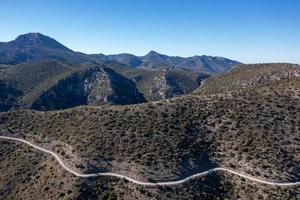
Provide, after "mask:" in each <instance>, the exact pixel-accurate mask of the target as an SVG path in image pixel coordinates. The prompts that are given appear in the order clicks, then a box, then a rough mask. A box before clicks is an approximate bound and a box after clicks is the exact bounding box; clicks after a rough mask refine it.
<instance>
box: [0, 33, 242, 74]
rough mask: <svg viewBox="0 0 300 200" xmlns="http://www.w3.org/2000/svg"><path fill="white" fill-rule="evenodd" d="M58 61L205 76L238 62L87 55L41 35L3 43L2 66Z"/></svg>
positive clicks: (0, 47) (150, 55)
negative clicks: (181, 70)
mask: <svg viewBox="0 0 300 200" xmlns="http://www.w3.org/2000/svg"><path fill="white" fill-rule="evenodd" d="M45 60H56V61H61V62H67V63H71V64H93V63H103V62H110V61H115V62H119V63H121V64H124V65H126V66H128V67H133V68H143V69H152V70H153V69H172V68H185V69H191V70H198V71H201V72H205V73H219V72H224V71H227V70H229V69H230V68H231V67H232V66H234V65H236V64H238V63H239V62H237V61H234V60H230V59H227V58H222V57H213V56H193V57H188V58H183V57H178V56H176V57H175V56H167V55H162V54H159V53H157V52H155V51H151V52H149V53H148V54H147V55H145V56H141V57H139V56H135V55H132V54H128V53H124V54H117V55H107V56H106V55H104V54H91V55H87V54H84V53H80V52H74V51H73V50H71V49H69V48H67V47H65V46H64V45H62V44H60V43H59V42H57V41H56V40H55V39H53V38H50V37H48V36H45V35H42V34H40V33H28V34H24V35H20V36H18V37H17V38H16V39H15V40H13V41H10V42H0V64H20V63H24V62H32V61H45Z"/></svg>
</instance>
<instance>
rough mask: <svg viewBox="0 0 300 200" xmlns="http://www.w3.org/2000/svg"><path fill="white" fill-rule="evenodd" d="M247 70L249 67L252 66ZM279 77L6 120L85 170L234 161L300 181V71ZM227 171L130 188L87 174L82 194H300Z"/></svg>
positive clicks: (166, 176)
mask: <svg viewBox="0 0 300 200" xmlns="http://www.w3.org/2000/svg"><path fill="white" fill-rule="evenodd" d="M280 66H281V68H282V69H285V70H289V67H288V66H286V65H280ZM270 69H271V68H270ZM270 69H269V70H270ZM243 70H246V71H245V72H247V67H245V68H242V69H241V71H243ZM269 70H267V71H266V72H264V73H263V74H268V73H269ZM223 76H228V75H226V74H225V75H223ZM271 82H272V84H267V85H256V86H255V87H250V88H245V89H244V88H242V89H240V88H238V87H237V88H236V89H234V90H230V91H228V92H226V93H222V92H221V93H217V94H206V95H195V94H193V95H184V96H181V97H178V98H174V99H171V100H168V101H167V100H164V101H160V102H154V103H146V104H138V105H130V106H111V107H78V108H73V109H68V110H63V111H54V112H34V111H26V110H24V111H22V110H20V111H10V112H5V113H1V114H0V129H1V132H2V133H3V134H7V135H12V136H14V137H22V138H26V139H27V140H30V141H33V142H34V143H37V144H39V145H41V146H44V147H47V148H48V149H51V150H53V151H55V152H57V153H59V154H60V155H61V157H62V158H63V159H64V160H65V162H67V163H68V164H69V165H70V166H72V167H73V168H74V169H76V170H78V171H82V172H85V173H90V172H97V171H101V172H103V171H113V172H118V173H121V174H126V175H128V176H131V177H133V178H136V179H138V180H149V181H163V180H174V179H178V178H181V177H184V176H186V175H189V174H192V173H195V172H197V171H202V170H203V169H207V168H210V167H212V166H224V167H228V168H232V169H234V170H236V171H240V172H242V173H245V174H249V175H252V176H255V177H258V178H261V179H268V180H277V181H293V180H299V179H300V168H299V166H300V165H299V163H300V157H299V155H300V154H299V149H300V143H299V133H300V129H299V127H300V126H299V123H300V116H299V113H300V79H299V77H296V76H293V77H289V78H282V79H281V80H278V81H275V82H274V81H271ZM205 84H206V83H205ZM205 84H204V85H205ZM224 84H226V83H224ZM4 152H5V151H4ZM12 170H17V168H12ZM224 176H225V177H224ZM224 176H223V175H220V174H217V175H214V176H210V177H206V178H203V179H197V180H195V182H191V183H188V184H187V185H182V186H178V187H176V188H177V189H176V188H173V189H170V188H168V187H167V188H157V189H155V190H152V189H148V188H143V189H139V188H138V187H136V186H134V187H131V189H130V190H126V189H125V188H126V186H124V182H123V181H122V180H119V181H118V182H117V183H116V182H114V181H112V182H110V183H111V184H112V185H109V186H105V185H106V183H107V182H106V179H105V178H98V179H93V180H90V181H88V180H86V182H85V183H83V185H81V186H80V187H79V188H81V187H83V188H84V189H83V190H84V191H89V192H87V193H85V194H82V195H83V196H82V198H83V197H84V195H91V198H92V197H93V198H99V197H100V195H101V191H102V190H103V187H105V188H106V189H104V191H106V192H108V194H107V195H115V196H120V195H123V197H124V195H125V198H127V199H130V198H134V197H136V198H140V199H146V198H147V196H148V195H150V196H156V197H159V198H164V197H165V196H164V195H166V194H168V196H167V197H166V198H169V199H172V198H181V199H184V197H185V195H186V194H187V193H189V191H194V192H193V193H189V197H190V198H192V197H194V198H197V197H198V198H201V192H203V194H205V195H204V196H205V197H206V198H211V199H215V198H216V196H218V195H220V196H223V197H224V196H234V197H236V198H243V199H247V197H248V198H250V197H251V196H256V197H257V198H259V197H266V196H267V197H270V198H278V199H280V198H297V195H298V197H299V194H297V190H298V191H299V187H294V188H284V189H278V188H273V187H268V186H260V185H253V184H252V183H251V182H248V181H245V180H242V179H239V178H237V177H232V176H228V175H224ZM192 184H193V186H191V185H192ZM96 185H97V186H96ZM204 185H205V186H206V187H205V186H204ZM124 187H125V188H124ZM128 187H129V186H128ZM216 187H217V189H216ZM193 188H194V189H193ZM213 188H215V190H214V189H213ZM78 190H81V189H78V188H77V189H76V191H78ZM179 191H183V193H181V194H179ZM197 191H198V192H197ZM199 193H200V194H199ZM71 194H74V193H72V192H71ZM85 197H86V196H85Z"/></svg>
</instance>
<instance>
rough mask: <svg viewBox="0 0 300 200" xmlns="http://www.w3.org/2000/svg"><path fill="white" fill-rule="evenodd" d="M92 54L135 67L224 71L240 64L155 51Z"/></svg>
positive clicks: (209, 57)
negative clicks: (168, 54)
mask: <svg viewBox="0 0 300 200" xmlns="http://www.w3.org/2000/svg"><path fill="white" fill-rule="evenodd" d="M90 56H91V57H93V58H95V59H96V58H98V59H100V60H101V61H117V62H120V63H122V64H125V65H127V66H129V67H134V68H143V69H152V70H155V69H172V68H184V69H190V70H198V71H201V72H206V73H220V72H224V71H227V70H229V69H231V68H232V67H233V66H234V65H236V64H240V62H238V61H234V60H230V59H227V58H223V57H213V56H204V55H203V56H193V57H187V58H183V57H179V56H167V55H163V54H159V53H157V52H155V51H150V52H149V53H148V54H147V55H145V56H141V57H139V56H135V55H132V54H116V55H107V56H105V55H103V54H98V55H97V54H93V55H90Z"/></svg>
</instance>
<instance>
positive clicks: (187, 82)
mask: <svg viewBox="0 0 300 200" xmlns="http://www.w3.org/2000/svg"><path fill="white" fill-rule="evenodd" d="M207 77H208V75H207V74H203V73H200V72H197V71H191V70H183V69H177V70H144V69H135V68H130V67H126V66H122V65H120V64H118V63H117V64H116V63H106V64H94V65H92V64H90V65H84V66H79V65H72V64H68V63H65V62H59V61H36V62H26V63H22V64H17V65H0V91H1V95H0V111H6V110H10V109H17V108H27V109H36V110H55V109H63V108H70V107H74V106H80V105H107V104H109V105H124V104H135V103H144V102H147V101H157V100H162V99H167V98H172V97H175V96H179V95H182V94H185V93H189V92H192V91H193V90H195V89H196V88H197V87H198V86H199V85H200V83H201V81H202V80H203V79H205V78H207Z"/></svg>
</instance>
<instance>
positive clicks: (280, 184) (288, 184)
mask: <svg viewBox="0 0 300 200" xmlns="http://www.w3.org/2000/svg"><path fill="white" fill-rule="evenodd" d="M0 139H4V140H12V141H17V142H22V143H25V144H27V145H29V146H31V147H33V148H35V149H37V150H40V151H42V152H44V153H47V154H50V155H51V156H53V157H54V158H55V159H56V160H57V161H58V163H59V164H60V165H61V166H62V168H64V169H65V170H67V171H68V172H70V173H72V174H73V175H75V176H78V177H83V178H89V177H97V176H112V177H118V178H121V179H126V180H127V181H130V182H132V183H135V184H138V185H144V186H171V185H178V184H182V183H185V182H187V181H189V180H191V179H194V178H197V177H200V176H204V175H207V174H210V173H212V172H216V171H222V172H228V173H231V174H234V175H237V176H240V177H243V178H245V179H248V180H250V181H254V182H257V183H262V184H267V185H273V186H296V185H300V182H285V183H283V182H273V181H266V180H261V179H258V178H254V177H252V176H248V175H245V174H241V173H239V172H236V171H233V170H230V169H226V168H222V167H217V168H213V169H209V170H207V171H204V172H201V173H197V174H194V175H191V176H188V177H187V178H184V179H181V180H178V181H167V182H155V183H152V182H144V181H138V180H135V179H133V178H130V177H128V176H125V175H121V174H117V173H95V174H81V173H79V172H76V171H74V170H72V169H70V168H69V167H67V166H66V165H65V164H64V162H63V161H62V159H61V158H60V157H59V156H58V155H57V154H56V153H54V152H52V151H49V150H47V149H44V148H42V147H40V146H38V145H35V144H33V143H31V142H28V141H26V140H23V139H20V138H14V137H8V136H0Z"/></svg>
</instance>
